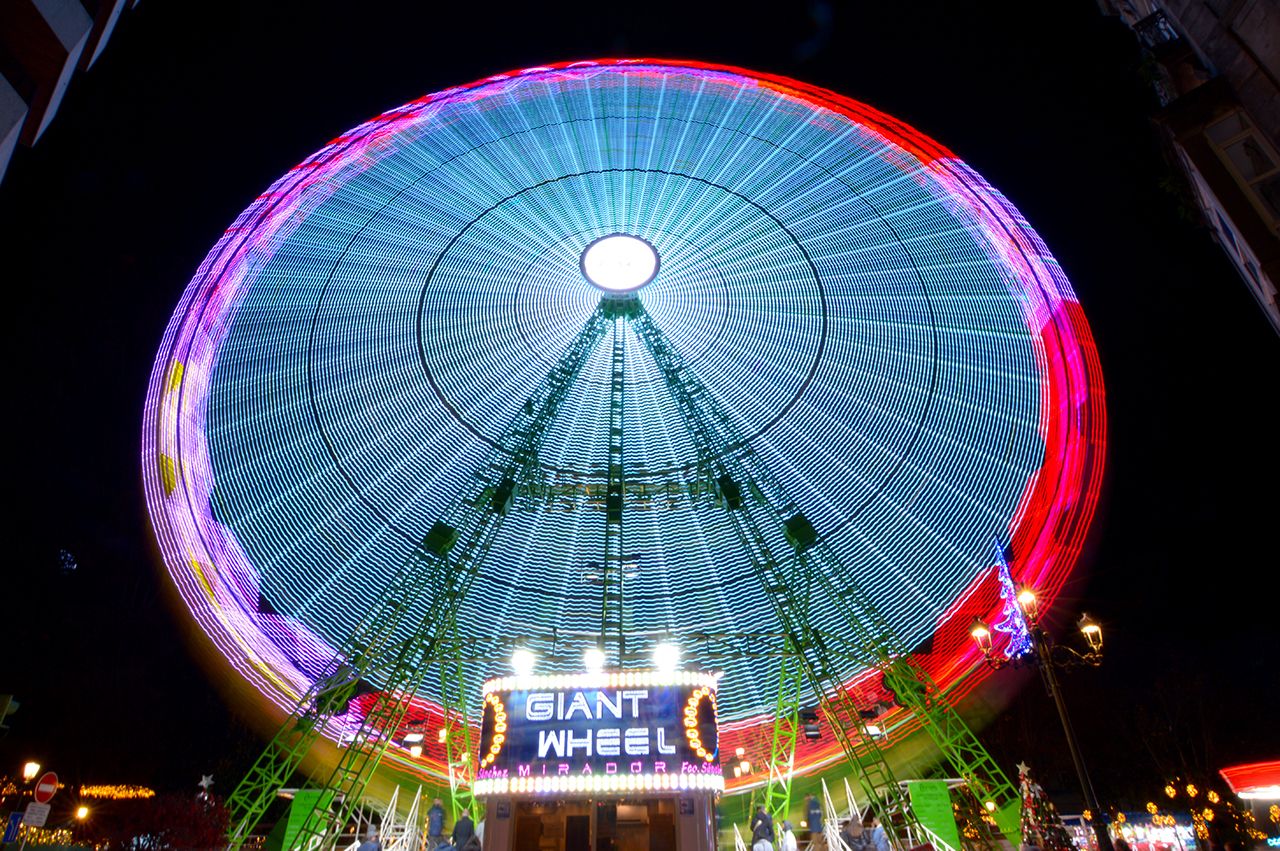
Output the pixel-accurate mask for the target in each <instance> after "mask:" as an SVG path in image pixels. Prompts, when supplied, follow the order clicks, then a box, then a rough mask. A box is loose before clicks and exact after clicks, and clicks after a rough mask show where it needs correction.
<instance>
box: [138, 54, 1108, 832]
mask: <svg viewBox="0 0 1280 851" xmlns="http://www.w3.org/2000/svg"><path fill="white" fill-rule="evenodd" d="M1103 440H1104V411H1103V393H1102V382H1101V376H1100V369H1099V366H1098V362H1097V353H1096V350H1095V348H1094V345H1093V342H1092V339H1091V336H1090V333H1089V330H1088V326H1087V324H1086V322H1085V320H1084V318H1083V315H1082V313H1081V311H1080V307H1079V304H1078V302H1077V300H1076V298H1075V295H1074V294H1073V292H1072V290H1071V288H1070V285H1069V283H1068V281H1067V279H1066V277H1065V276H1064V274H1063V272H1062V270H1061V269H1060V267H1059V266H1058V264H1057V263H1056V261H1055V260H1054V259H1053V257H1052V256H1051V255H1050V253H1049V252H1048V250H1047V248H1046V247H1045V245H1044V244H1043V242H1042V241H1041V240H1040V239H1039V237H1038V236H1037V235H1036V234H1035V232H1034V231H1033V230H1032V229H1031V228H1030V226H1029V225H1028V224H1027V223H1026V221H1025V220H1024V219H1023V218H1022V216H1021V215H1020V214H1019V213H1018V212H1017V210H1016V209H1015V208H1014V207H1013V206H1012V204H1010V203H1009V201H1008V200H1007V199H1005V198H1004V197H1003V196H1002V195H1001V194H1000V193H999V192H997V191H996V190H995V189H993V188H992V187H991V186H989V185H988V184H987V183H986V182H985V181H984V180H983V179H982V178H981V177H980V176H979V175H978V174H976V173H975V172H974V171H973V170H972V169H971V168H969V167H968V166H966V165H965V164H964V163H963V162H962V161H961V160H960V159H958V158H957V157H956V156H955V155H954V154H952V153H951V152H950V151H948V150H947V149H945V148H944V147H942V146H940V145H938V144H937V143H936V142H933V141H932V140H930V139H928V138H927V137H925V136H923V135H922V134H920V133H918V132H917V131H915V130H913V129H912V128H910V127H907V126H906V125H904V124H902V123H901V122H899V121H897V120H895V119H893V118H892V117H890V116H887V115H885V114H883V113H880V112H878V111H877V110H874V109H872V108H870V107H868V106H866V105H863V104H860V103H857V102H855V101H852V100H850V99H848V98H844V97H842V96H839V95H836V94H834V93H831V92H828V91H825V90H821V89H818V88H815V87H812V86H808V85H805V84H803V83H799V82H796V81H793V80H788V79H783V78H779V77H774V76H771V75H766V74H758V73H754V72H749V71H744V70H741V69H733V68H725V67H719V66H711V65H706V64H700V63H691V62H673V61H668V60H662V61H657V60H603V61H594V62H577V63H568V64H560V65H552V66H545V67H538V68H531V69H526V70H523V71H518V72H513V73H509V74H502V75H497V76H494V77H490V78H487V79H485V80H481V81H479V82H477V83H474V84H471V85H468V86H461V87H458V88H455V89H449V90H446V91H443V92H439V93H436V94H433V95H428V96H426V97H423V98H421V99H419V100H417V101H414V102H412V103H409V104H406V105H404V106H402V107H399V108H397V109H393V110H391V111H389V112H387V113H384V114H383V115H380V116H378V117H377V118H374V119H373V120H371V121H369V122H366V123H365V124H362V125H361V126H359V127H357V128H354V129H352V130H351V131H349V132H347V133H345V134H343V135H341V136H339V137H338V138H336V139H334V140H333V141H332V142H330V143H329V144H328V145H327V146H325V147H324V148H322V149H321V150H320V151H319V152H317V153H316V154H315V155H313V156H312V157H310V158H309V159H307V160H306V161H305V162H303V163H301V164H299V165H298V166H297V167H295V168H294V169H292V170H291V171H290V172H289V173H287V174H286V175H285V176H283V177H282V178H281V179H280V180H278V181H277V182H276V183H275V184H274V185H273V186H272V187H271V188H270V189H268V190H267V191H266V192H265V193H263V194H262V195H261V196H259V197H258V198H257V199H256V200H255V201H254V203H253V204H252V205H251V206H250V207H249V208H248V209H247V210H245V212H244V213H242V214H241V215H240V217H239V218H238V219H237V220H236V222H235V223H234V224H233V225H232V226H231V227H230V228H229V229H228V230H227V232H226V233H225V234H224V236H223V238H222V239H221V240H220V241H219V242H218V244H217V245H216V246H215V247H214V249H213V250H212V251H211V252H210V254H209V255H208V257H207V258H206V259H205V261H204V263H203V264H202V265H201V267H200V269H199V271H198V272H197V274H196V276H195V278H194V279H193V280H192V281H191V283H190V284H189V285H188V287H187V289H186V291H185V293H184V295H183V297H182V300H181V302H180V304H179V306H178V308H177V310H176V311H175V313H174V316H173V319H172V320H171V322H170V324H169V327H168V328H167V330H166V332H165V336H164V339H163V342H162V345H161V349H160V352H159V355H158V357H157V360H156V365H155V368H154V370H153V373H152V378H151V382H150V386H149V391H148V396H147V403H146V411H145V422H144V433H143V458H142V463H143V474H144V480H145V484H146V492H147V499H148V506H149V509H150V513H151V518H152V522H153V525H154V528H155V531H156V535H157V539H158V541H159V543H160V546H161V550H162V553H163V555H164V560H165V564H166V567H167V569H168V571H169V574H170V576H171V577H172V580H173V582H174V585H175V587H176V589H177V590H178V592H179V594H180V596H181V599H182V601H183V603H184V604H185V606H186V607H187V609H188V610H189V612H190V614H191V617H192V618H194V619H195V621H196V622H197V623H198V624H199V625H200V627H201V628H202V629H203V631H204V633H205V634H206V635H207V636H208V638H209V640H210V642H211V643H212V645H213V646H215V647H216V648H217V649H218V651H219V653H220V655H221V658H222V659H224V660H225V663H226V665H227V666H229V668H230V669H233V670H234V671H235V676H236V677H237V678H238V679H239V680H240V681H242V682H243V684H244V685H245V687H246V688H247V689H248V690H250V691H251V692H252V693H253V695H254V700H255V701H261V702H262V703H264V704H274V706H275V707H278V709H277V711H283V712H286V713H290V712H292V713H294V716H292V717H295V719H296V717H297V714H298V707H300V706H304V705H305V706H310V707H312V708H313V709H314V707H316V706H318V705H320V704H321V703H323V702H324V701H326V700H332V701H333V702H332V704H331V705H328V706H327V710H328V711H327V712H326V713H325V721H324V723H323V724H321V725H318V726H315V728H314V737H316V738H319V737H324V738H328V739H330V740H332V741H334V742H336V743H338V744H340V745H342V744H346V745H351V744H352V742H353V741H368V740H369V735H370V734H369V731H370V730H381V731H384V732H385V731H388V730H393V731H399V730H400V729H401V728H403V727H405V726H406V725H408V726H415V725H416V727H417V728H434V727H437V726H438V727H439V728H440V730H441V731H442V735H441V736H440V740H439V741H438V742H436V741H431V740H428V741H427V743H426V746H425V747H423V746H419V747H418V748H416V750H417V753H413V752H412V749H403V748H398V747H394V746H393V745H394V744H395V741H396V740H395V739H394V737H389V736H382V737H381V739H382V740H383V744H382V745H381V747H382V751H381V752H380V753H379V758H380V759H381V760H383V762H384V764H386V765H390V766H394V767H396V768H398V769H399V770H404V771H411V772H418V773H421V774H423V775H424V776H432V775H434V776H441V777H448V778H452V779H454V780H455V785H457V782H456V781H457V778H456V777H455V776H454V773H453V772H452V771H451V770H450V768H449V764H450V762H451V756H455V757H456V754H457V752H458V750H459V749H462V748H467V749H469V748H470V747H471V744H472V743H473V739H472V737H473V735H474V731H473V730H472V726H473V724H474V719H470V718H468V716H467V713H466V712H465V700H466V697H467V695H468V694H471V695H475V694H478V693H479V687H480V683H481V682H482V681H483V680H484V679H486V678H487V677H491V676H495V675H497V674H500V673H502V671H500V670H498V668H499V667H500V666H501V665H503V664H505V659H506V658H507V656H508V655H509V654H510V652H511V651H512V650H513V649H515V648H516V647H517V646H518V647H520V648H523V649H526V650H532V651H533V652H536V654H537V656H538V658H539V663H540V665H542V666H544V670H546V671H549V672H566V673H567V672H571V671H576V670H580V669H581V667H582V665H583V661H582V660H583V653H584V652H586V651H593V652H595V653H598V654H600V655H601V657H602V658H603V660H604V662H605V664H606V665H608V666H609V667H610V668H613V669H620V670H625V669H627V668H629V667H636V666H639V665H644V664H647V662H646V661H645V660H647V659H648V656H649V654H650V653H651V652H652V651H653V650H654V649H655V648H656V647H658V646H662V647H668V648H669V647H672V646H675V647H679V649H680V652H681V654H682V656H683V660H684V663H685V664H686V665H688V666H691V667H696V668H707V669H712V668H714V669H715V670H718V671H722V672H723V677H722V679H721V680H720V685H719V692H718V712H719V715H720V724H721V738H720V747H721V749H722V750H723V749H725V748H731V747H733V746H735V745H738V744H740V743H744V744H752V745H755V746H759V747H761V748H764V749H765V751H766V752H769V753H770V756H771V758H772V757H775V756H777V753H776V752H777V751H778V749H779V748H780V747H786V748H790V752H789V757H790V758H791V759H793V760H794V765H795V770H796V771H797V772H801V773H802V772H804V771H808V770H813V769H817V768H820V767H822V766H824V765H827V764H830V763H831V762H832V761H833V760H836V759H839V758H842V757H843V756H847V755H849V754H850V753H855V752H856V753H859V754H862V758H863V761H864V762H866V753H867V752H868V749H869V750H870V751H872V752H878V751H880V750H888V748H889V747H890V746H891V744H892V742H891V741H890V742H886V741H885V740H884V738H883V737H884V736H885V735H886V733H887V732H889V731H891V732H892V733H893V735H896V736H900V737H901V736H906V735H908V734H910V733H911V732H912V731H913V730H915V729H917V728H919V727H920V726H921V725H922V724H923V725H924V727H925V728H926V730H928V731H930V734H932V733H933V731H935V730H938V729H942V730H943V731H944V736H953V737H955V736H958V737H960V739H963V742H964V745H963V747H962V748H961V750H963V751H964V752H965V753H966V754H969V756H965V757H963V759H967V760H968V762H964V761H963V760H962V761H961V762H956V760H957V759H961V757H959V756H956V757H955V758H954V759H953V760H952V762H953V764H955V765H956V766H957V767H960V766H968V767H969V770H972V771H973V772H975V776H977V775H979V774H981V775H983V776H984V777H985V776H987V775H990V783H991V784H992V786H991V788H992V790H993V791H992V792H991V795H992V796H998V794H997V793H998V791H999V789H1000V788H1003V787H1001V786H1000V783H1001V782H1002V781H1001V779H1000V777H1001V775H1000V772H999V771H998V769H994V766H989V765H987V763H986V762H984V761H983V760H984V758H985V759H986V760H987V761H988V762H989V757H985V752H982V751H981V748H980V746H977V745H976V739H974V740H973V741H972V742H970V738H972V734H971V733H968V730H967V727H965V726H964V724H963V722H962V721H961V720H959V718H958V716H957V715H956V714H955V713H954V712H953V711H951V709H950V705H951V704H953V703H954V702H955V701H956V700H959V699H960V698H961V697H963V695H964V694H966V693H967V692H968V691H970V690H972V689H973V688H974V687H975V686H976V685H977V683H978V682H979V681H980V680H981V678H982V676H983V671H982V668H981V666H980V658H981V657H980V655H979V654H978V653H977V652H976V651H973V650H971V649H970V648H969V647H968V641H967V639H968V625H969V623H970V621H971V620H972V618H973V617H974V616H975V615H977V616H982V617H984V618H987V619H989V620H993V621H995V622H997V623H999V622H1000V621H1001V615H1002V612H1003V611H1004V607H1003V603H1004V597H1003V596H1002V594H1003V592H1006V591H1008V590H1009V588H1010V587H1011V583H1013V582H1021V583H1027V584H1032V585H1035V586H1036V587H1037V588H1038V589H1039V591H1040V593H1041V595H1042V599H1044V600H1045V601H1046V605H1047V604H1050V603H1051V602H1052V599H1053V597H1054V596H1055V595H1056V594H1057V592H1058V590H1059V589H1060V588H1061V587H1062V584H1063V583H1064V582H1065V580H1066V579H1067V577H1068V576H1069V575H1070V573H1071V571H1072V569H1073V567H1074V564H1075V561H1076V558H1077V556H1078V554H1079V551H1080V548H1081V545H1082V542H1083V538H1084V535H1085V533H1086V531H1087V528H1088V525H1089V521H1090V519H1091V517H1092V514H1093V511H1094V507H1095V503H1096V499H1097V493H1098V488H1099V483H1100V477H1101V469H1102V457H1103V454H1104V453H1103V448H1102V447H1103ZM415 642H416V643H415ZM410 646H412V647H415V648H417V649H416V650H414V652H415V653H417V654H418V655H417V657H416V659H417V664H416V665H415V666H412V670H409V669H408V668H405V667H404V666H400V667H397V664H398V663H393V662H391V661H389V660H391V659H392V657H393V656H395V654H396V653H401V652H402V651H403V650H404V648H405V647H410ZM460 705H461V706H460ZM810 708H811V709H812V710H813V711H816V712H818V713H820V714H821V715H822V716H823V718H824V721H825V723H826V724H827V726H828V727H829V728H830V729H831V730H832V731H833V732H835V731H840V732H839V733H838V734H837V735H834V736H829V737H827V738H825V739H824V740H823V741H821V742H816V743H813V742H806V741H805V740H804V739H803V737H799V738H798V737H797V736H796V735H795V729H794V727H793V728H792V729H791V731H790V737H789V739H786V741H783V742H782V743H781V744H780V743H779V740H778V736H777V731H776V729H775V727H776V724H775V719H776V718H777V717H779V713H780V712H782V713H792V714H794V713H796V712H798V711H802V710H805V711H808V710H809V709H810ZM868 713H870V714H868ZM868 724H872V725H873V726H874V727H875V729H876V735H874V736H873V735H870V734H869V733H868ZM949 724H959V725H960V726H959V727H948V726H947V725H949ZM295 732H296V728H295ZM966 735H967V736H969V738H965V736H966ZM361 737H364V738H361ZM304 738H305V737H304ZM784 738H785V737H784ZM274 746H275V744H274V743H273V747H274ZM299 747H300V746H299ZM973 747H977V750H976V751H974V750H973V749H972V748H973ZM291 748H294V746H293V745H290V746H288V747H284V746H280V747H278V748H277V749H276V751H275V752H272V751H270V750H269V753H268V755H267V756H264V759H266V762H265V763H263V765H265V766H267V767H266V768H264V769H263V773H262V776H261V778H260V779H261V780H262V783H263V784H266V783H268V780H267V779H262V778H268V779H269V778H271V777H275V776H276V774H278V773H279V771H280V770H281V769H280V766H281V765H288V764H290V761H291V760H295V761H294V762H293V763H292V765H293V767H296V765H297V761H300V760H301V758H302V757H301V755H299V754H295V750H296V748H295V749H294V750H291ZM305 751H306V749H305V748H302V751H301V752H302V753H305ZM356 751H358V748H355V747H348V749H347V752H348V753H354V752H356ZM273 753H274V755H272V754H273ZM974 754H977V755H976V756H974ZM943 755H944V757H948V758H951V757H952V755H951V754H949V753H948V752H947V751H946V748H945V746H944V747H943ZM268 757H270V758H268ZM877 760H879V761H877ZM871 763H872V764H873V765H875V766H879V765H880V764H881V763H883V766H884V768H883V770H884V771H885V772H887V778H888V779H885V778H880V777H879V775H876V776H869V775H868V773H867V772H863V775H864V776H863V777H862V778H861V779H862V780H863V781H864V788H865V789H866V790H867V791H868V794H870V793H872V792H875V793H877V794H880V793H885V794H888V793H886V792H885V790H886V789H887V788H888V786H890V785H892V786H893V787H894V788H896V784H894V783H890V781H891V779H892V772H891V770H890V769H889V768H888V762H887V759H886V758H884V757H883V756H881V757H877V758H875V759H872V760H871ZM336 764H337V767H336V768H335V769H334V772H335V773H334V775H333V776H334V777H335V778H337V779H336V780H335V781H334V782H336V783H347V784H351V785H349V789H348V791H353V790H356V789H357V787H358V788H363V786H362V785H360V784H363V783H367V782H368V776H369V773H370V772H372V771H373V770H374V769H373V767H371V766H366V765H364V764H363V763H362V764H361V766H360V767H359V768H356V767H353V766H348V765H346V763H345V762H343V761H342V759H338V760H336ZM377 764H378V760H374V761H373V766H376V765H377ZM344 766H346V767H344ZM290 770H291V769H290ZM879 770H880V769H879V768H876V770H875V771H879ZM875 771H872V772H870V773H871V774H873V775H875ZM362 772H363V773H362ZM984 772H985V774H984ZM877 778H879V779H877ZM463 781H464V782H463V785H465V778H463ZM984 782H985V781H984ZM1003 782H1004V783H1005V784H1006V785H1007V781H1003ZM731 785H732V783H731ZM263 788H265V786H263ZM768 792H769V794H771V795H772V794H786V793H787V792H786V790H785V789H781V790H779V789H775V788H774V784H770V786H769V789H768ZM899 794H901V793H900V792H899ZM250 797H251V796H250ZM233 803H235V802H234V801H233ZM254 806H257V805H256V804H248V803H246V804H245V808H246V809H245V812H246V813H251V811H252V810H253V808H254Z"/></svg>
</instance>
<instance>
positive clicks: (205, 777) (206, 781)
mask: <svg viewBox="0 0 1280 851" xmlns="http://www.w3.org/2000/svg"><path fill="white" fill-rule="evenodd" d="M196 785H197V786H199V787H200V788H201V789H203V790H204V793H205V794H206V795H208V794H209V787H210V786H212V785H213V775H212V774H201V775H200V782H199V783H197V784H196Z"/></svg>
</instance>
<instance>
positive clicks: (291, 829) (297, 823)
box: [263, 789, 364, 851]
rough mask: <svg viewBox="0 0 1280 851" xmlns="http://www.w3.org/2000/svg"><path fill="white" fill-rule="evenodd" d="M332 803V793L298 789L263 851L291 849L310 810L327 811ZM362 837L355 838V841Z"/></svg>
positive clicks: (322, 790)
mask: <svg viewBox="0 0 1280 851" xmlns="http://www.w3.org/2000/svg"><path fill="white" fill-rule="evenodd" d="M332 801H333V792H332V791H331V790H329V789H299V790H298V791H297V792H294V793H293V800H292V801H290V802H289V811H288V812H287V813H285V815H284V816H283V817H281V818H280V820H279V821H277V822H276V826H275V829H274V830H272V831H271V833H270V834H269V835H268V836H267V840H266V842H265V843H264V845H263V848H264V851H286V849H289V848H292V847H293V844H294V840H296V839H297V838H298V832H299V831H301V830H302V825H303V823H304V822H305V821H306V820H307V816H309V815H311V811H312V810H327V809H329V804H330V803H331V802H332ZM363 838H364V837H356V839H357V840H359V839H363Z"/></svg>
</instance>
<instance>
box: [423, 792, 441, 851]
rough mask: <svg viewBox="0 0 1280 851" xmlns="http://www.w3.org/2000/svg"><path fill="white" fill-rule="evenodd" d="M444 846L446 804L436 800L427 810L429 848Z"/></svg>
mask: <svg viewBox="0 0 1280 851" xmlns="http://www.w3.org/2000/svg"><path fill="white" fill-rule="evenodd" d="M443 844H444V802H443V801H441V800H440V799H439V798H436V799H435V800H434V801H432V802H431V809H429V810H427V847H429V848H435V847H436V846H437V845H443Z"/></svg>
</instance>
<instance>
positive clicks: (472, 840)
mask: <svg viewBox="0 0 1280 851" xmlns="http://www.w3.org/2000/svg"><path fill="white" fill-rule="evenodd" d="M479 847H480V840H479V839H478V838H477V837H476V826H475V822H473V821H471V813H469V812H467V811H466V810H463V811H462V814H461V815H460V816H458V820H457V821H456V822H454V823H453V848H454V851H475V849H478V848H479Z"/></svg>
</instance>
